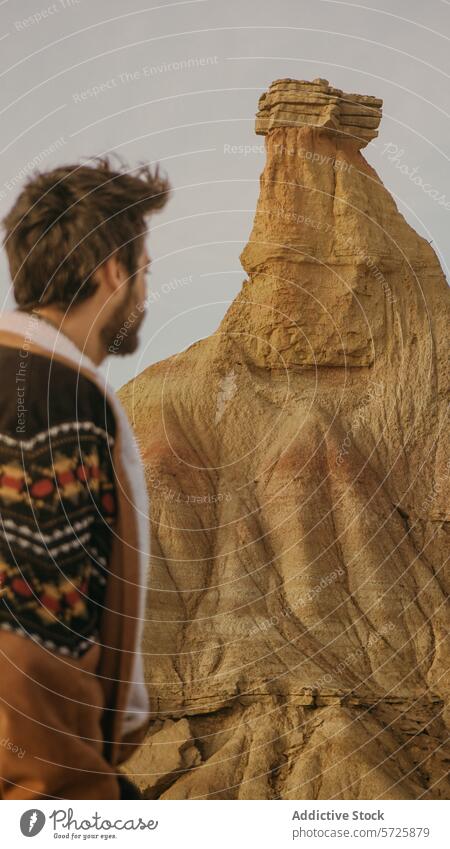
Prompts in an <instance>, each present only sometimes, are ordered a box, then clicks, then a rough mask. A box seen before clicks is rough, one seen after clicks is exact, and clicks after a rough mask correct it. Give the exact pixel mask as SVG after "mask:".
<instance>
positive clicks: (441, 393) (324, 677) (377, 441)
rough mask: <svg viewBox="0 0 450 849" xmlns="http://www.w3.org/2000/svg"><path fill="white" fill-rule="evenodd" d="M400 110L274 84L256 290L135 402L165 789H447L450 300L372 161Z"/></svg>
mask: <svg viewBox="0 0 450 849" xmlns="http://www.w3.org/2000/svg"><path fill="white" fill-rule="evenodd" d="M381 105H382V104H381V101H380V100H378V99H377V98H374V97H364V96H360V95H355V94H346V93H344V92H342V91H341V90H339V89H335V88H333V87H331V86H330V85H329V84H328V82H327V81H326V80H322V79H317V80H314V81H313V82H305V81H297V80H290V79H286V80H277V81H275V82H274V83H272V85H271V86H270V88H269V91H268V92H267V93H265V94H263V95H262V97H261V98H260V101H259V110H258V113H257V118H256V132H257V133H260V134H264V135H265V137H266V151H267V160H266V165H265V168H264V171H263V173H262V175H261V178H260V196H259V200H258V205H257V210H256V215H255V220H254V225H253V230H252V233H251V235H250V239H249V242H248V244H247V246H246V247H245V249H244V251H243V253H242V254H241V262H242V265H243V267H244V269H245V271H246V274H247V279H246V281H245V282H244V284H243V287H242V290H241V292H240V294H239V295H238V297H237V298H236V299H235V301H234V302H233V304H232V305H231V306H230V308H229V310H228V312H227V313H226V315H225V317H224V319H223V321H222V322H221V324H220V326H219V328H218V329H217V331H216V332H215V333H214V334H213V335H212V336H210V337H209V338H208V339H205V340H202V341H201V342H198V343H196V344H194V345H192V346H191V347H190V348H188V349H187V350H186V351H183V352H182V353H181V354H178V355H176V356H173V357H170V358H169V359H168V360H165V361H163V362H160V363H157V364H156V365H153V366H151V367H150V368H148V369H146V370H145V371H144V372H143V373H142V374H141V375H139V376H138V377H137V378H136V379H135V380H133V381H132V382H130V383H129V384H127V386H125V387H124V388H123V390H122V391H121V397H122V400H123V402H124V403H125V405H126V408H127V411H128V414H129V416H130V419H131V421H132V424H133V426H134V428H135V431H136V435H137V438H138V441H139V443H140V446H141V450H142V453H143V456H144V460H145V463H146V468H147V475H148V483H149V488H150V494H151V502H152V529H153V530H152V551H153V563H152V572H151V576H152V577H151V589H150V593H149V606H148V622H147V625H146V629H145V642H144V650H145V651H146V652H147V658H146V671H147V676H148V684H149V692H150V696H151V700H152V709H153V711H154V716H155V722H154V725H153V727H152V729H151V732H150V734H149V736H148V739H147V741H146V749H144V750H143V751H142V752H141V753H140V754H139V759H138V760H136V762H135V761H132V762H130V764H129V769H130V772H132V773H133V772H134V773H135V774H136V778H137V779H138V780H139V781H140V783H141V785H142V787H143V788H144V789H145V790H146V793H147V795H148V796H149V797H154V796H161V797H162V798H183V799H184V798H205V797H206V798H223V799H226V798H257V799H265V798H267V799H269V798H285V799H331V798H337V799H339V798H344V799H345V798H349V799H389V798H440V797H441V796H443V795H448V790H449V788H448V783H447V784H446V774H447V769H446V766H447V767H448V757H449V752H448V749H446V747H445V740H446V738H447V735H448V732H447V733H446V723H447V726H448V721H449V716H448V712H447V713H446V706H448V690H449V681H448V677H447V678H446V670H447V669H448V645H447V656H446V653H445V652H446V645H445V635H446V629H445V622H446V620H445V614H444V604H445V599H446V593H448V587H449V583H450V582H449V579H448V572H447V573H445V572H444V567H445V562H446V558H447V556H448V542H447V541H448V527H449V525H448V518H449V517H448V495H447V494H448V479H449V471H450V467H449V464H448V462H447V463H446V462H445V459H444V448H443V446H444V444H445V427H446V413H447V403H448V372H446V370H445V366H446V351H445V338H446V332H445V331H446V324H447V323H448V305H449V298H448V289H447V284H446V281H445V279H444V276H443V273H442V270H441V268H440V265H439V262H438V260H437V257H436V255H435V253H434V251H433V250H432V248H431V247H430V245H429V244H428V243H427V241H426V240H424V239H423V238H421V237H420V236H418V235H417V234H416V233H415V232H414V230H413V229H412V228H411V227H410V226H409V225H408V224H407V222H406V221H405V220H404V218H403V217H402V215H401V214H400V213H399V211H398V209H397V207H396V205H395V202H394V200H393V198H392V197H391V195H390V194H389V192H388V191H387V190H386V188H385V187H384V186H383V184H382V182H381V180H380V178H379V177H378V175H377V174H376V172H375V171H374V169H373V168H372V167H371V166H370V165H369V164H368V163H367V162H366V160H365V159H364V157H363V156H362V154H361V152H360V151H361V148H363V147H364V146H365V145H367V144H368V143H369V142H370V140H371V139H373V138H374V137H375V136H376V135H377V127H378V125H379V121H380V117H381ZM446 657H447V662H446ZM447 711H448V708H447ZM177 729H180V733H179V735H178V736H177ZM165 752H167V759H166V760H165V756H164V753H165ZM164 763H167V770H165V767H164ZM146 764H147V766H148V773H149V774H146V768H145V767H146ZM154 764H159V767H158V769H159V772H158V774H155V769H154Z"/></svg>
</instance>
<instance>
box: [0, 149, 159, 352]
mask: <svg viewBox="0 0 450 849" xmlns="http://www.w3.org/2000/svg"><path fill="white" fill-rule="evenodd" d="M169 191H170V184H169V181H168V179H167V178H163V177H161V176H160V174H159V168H158V166H157V167H156V169H155V170H154V172H152V171H151V170H150V168H149V167H148V166H141V167H140V168H138V169H134V170H133V173H127V171H126V170H125V169H124V168H123V167H121V168H120V169H119V170H114V169H113V168H112V167H111V164H110V161H109V160H108V158H107V157H105V158H100V159H98V160H95V164H93V165H68V166H62V167H59V168H55V169H54V170H53V171H47V172H44V173H41V174H37V175H36V176H33V177H32V178H31V179H30V180H29V181H28V182H27V184H26V185H25V188H24V189H23V190H22V192H21V194H20V195H19V197H18V199H17V201H16V203H15V204H14V206H13V207H12V209H11V210H10V212H9V213H8V214H7V215H6V217H5V218H4V220H3V225H4V228H5V238H4V246H5V249H6V253H7V255H8V260H9V267H10V271H11V277H12V281H13V290H14V296H15V299H16V302H17V304H18V306H19V308H20V309H24V310H32V309H35V310H36V311H37V312H40V313H42V314H43V315H44V316H47V317H50V316H52V317H53V318H55V316H56V317H57V318H59V317H60V318H61V320H62V319H63V318H65V319H67V320H68V321H69V320H70V323H71V326H75V327H77V326H78V325H79V327H80V329H82V327H83V326H84V327H85V329H86V330H87V331H88V332H89V331H91V332H92V333H93V334H95V335H96V339H97V348H96V350H98V352H99V353H98V357H97V359H101V358H102V356H105V355H106V354H107V353H108V352H111V353H117V354H128V353H131V352H132V351H134V350H135V348H136V346H137V331H138V328H139V326H140V324H141V323H142V320H143V318H144V316H145V311H144V301H145V297H146V281H145V275H146V273H147V271H148V266H149V263H150V260H149V257H148V254H147V250H146V246H145V236H146V232H147V224H146V220H147V218H148V216H149V215H151V214H152V213H153V212H155V211H157V210H160V209H162V207H163V206H164V205H165V203H166V202H167V199H168V194H169ZM86 322H91V325H92V329H91V328H90V325H89V324H86ZM124 327H125V332H123V328H124ZM121 329H122V332H120V331H121ZM117 340H119V342H120V344H118V341H117ZM99 345H101V347H102V349H103V351H102V350H101V349H100V347H99Z"/></svg>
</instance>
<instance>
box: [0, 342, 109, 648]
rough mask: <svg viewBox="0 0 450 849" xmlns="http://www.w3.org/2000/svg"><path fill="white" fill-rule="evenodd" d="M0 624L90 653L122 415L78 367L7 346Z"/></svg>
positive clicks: (3, 358) (2, 395)
mask: <svg viewBox="0 0 450 849" xmlns="http://www.w3.org/2000/svg"><path fill="white" fill-rule="evenodd" d="M0 374H1V381H0V628H1V629H7V630H10V631H14V632H17V633H20V634H22V635H23V636H24V637H25V638H27V639H32V640H34V641H36V642H38V643H39V644H41V645H43V646H45V647H46V648H47V649H49V650H51V651H53V652H56V653H59V654H63V655H70V656H71V657H75V658H77V657H80V656H82V655H83V654H84V653H85V652H86V651H87V650H88V649H89V648H90V647H91V646H92V643H93V642H94V641H95V640H96V637H97V636H98V632H99V626H100V621H101V615H102V604H103V600H104V593H105V587H106V582H107V577H108V557H109V554H110V549H111V542H112V534H113V533H114V524H115V520H116V498H115V489H114V476H113V468H112V460H111V449H112V445H113V443H114V437H115V432H114V430H115V424H114V416H113V414H112V411H111V408H110V407H109V404H108V403H107V401H106V399H105V398H104V396H103V395H102V393H101V391H100V389H99V388H98V387H97V386H96V385H95V384H94V383H93V382H92V381H91V380H89V379H88V378H87V377H85V376H84V375H82V374H78V373H77V371H76V370H75V369H73V368H70V367H68V366H66V365H65V364H63V363H61V362H58V361H56V360H52V359H50V358H49V357H45V356H40V355H38V354H36V353H33V352H32V351H30V350H25V351H19V350H17V349H14V348H10V347H8V346H6V345H0Z"/></svg>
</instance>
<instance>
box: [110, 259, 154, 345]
mask: <svg viewBox="0 0 450 849" xmlns="http://www.w3.org/2000/svg"><path fill="white" fill-rule="evenodd" d="M149 267H150V258H149V256H148V253H147V250H146V248H144V249H143V251H142V253H141V255H140V257H139V262H138V269H137V271H136V273H135V274H134V275H133V277H129V275H124V282H123V284H122V285H121V288H120V292H119V293H118V297H120V299H121V300H120V302H119V303H118V304H117V306H116V307H115V308H114V309H113V310H112V312H111V315H110V316H109V318H108V320H107V321H106V322H105V324H104V326H103V328H102V330H101V338H102V341H103V344H104V346H105V349H106V351H107V352H108V353H110V354H116V355H117V354H118V355H119V356H126V355H127V354H133V353H134V352H135V351H136V350H137V347H138V345H139V338H138V337H139V329H140V327H141V324H142V322H143V321H144V319H145V316H146V310H145V308H144V304H145V299H146V297H147V281H146V275H147V274H148V273H149Z"/></svg>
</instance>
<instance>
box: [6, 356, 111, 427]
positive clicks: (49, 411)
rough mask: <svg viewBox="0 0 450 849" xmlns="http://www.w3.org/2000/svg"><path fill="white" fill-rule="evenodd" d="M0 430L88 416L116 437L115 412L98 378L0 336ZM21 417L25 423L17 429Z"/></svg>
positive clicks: (51, 424) (52, 424)
mask: <svg viewBox="0 0 450 849" xmlns="http://www.w3.org/2000/svg"><path fill="white" fill-rule="evenodd" d="M0 376H1V379H0V433H10V432H14V433H15V434H20V433H23V434H24V436H25V437H26V436H30V435H31V434H32V433H33V432H35V431H36V430H37V429H40V428H42V427H45V428H50V427H56V426H58V425H60V424H65V425H69V424H70V423H73V424H74V425H75V426H76V425H77V423H81V422H92V424H93V426H94V427H95V428H99V429H101V430H104V431H105V432H106V433H107V434H108V435H109V436H110V437H112V438H114V437H115V430H116V424H115V417H114V413H113V410H112V408H111V405H110V403H109V401H108V399H107V397H106V394H105V392H104V391H102V389H101V388H100V386H98V385H97V383H96V382H95V381H94V380H93V379H91V378H90V377H88V376H87V375H85V374H84V373H82V372H81V371H79V370H78V369H77V368H74V367H72V366H70V365H68V364H66V363H64V362H61V361H60V360H59V359H57V358H56V357H52V356H51V355H49V356H46V355H45V354H39V353H37V352H35V351H31V350H29V349H28V350H27V349H26V348H24V349H20V348H13V347H11V346H8V345H2V344H1V342H0ZM19 419H20V422H21V423H22V424H23V425H24V427H20V429H18V423H19V424H20V422H19Z"/></svg>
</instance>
